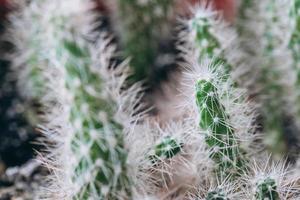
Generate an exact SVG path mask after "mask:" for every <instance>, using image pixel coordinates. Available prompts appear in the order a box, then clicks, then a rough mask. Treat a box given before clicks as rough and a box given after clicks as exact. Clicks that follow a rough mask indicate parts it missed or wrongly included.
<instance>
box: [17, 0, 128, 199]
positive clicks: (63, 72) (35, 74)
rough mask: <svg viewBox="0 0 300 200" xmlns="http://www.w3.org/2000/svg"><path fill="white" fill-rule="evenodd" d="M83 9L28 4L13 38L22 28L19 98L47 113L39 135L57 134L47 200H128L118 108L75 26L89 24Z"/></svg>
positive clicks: (53, 2) (71, 4)
mask: <svg viewBox="0 0 300 200" xmlns="http://www.w3.org/2000/svg"><path fill="white" fill-rule="evenodd" d="M87 3H88V2H86V1H85V0H83V1H81V0H65V1H60V0H50V1H49V0H43V1H31V2H30V3H29V5H28V7H26V8H24V9H25V11H24V13H25V14H24V16H22V15H21V17H20V18H19V19H18V21H17V23H16V25H17V26H16V28H19V27H18V26H20V24H21V27H22V24H24V26H23V27H22V28H23V29H21V30H16V31H24V30H25V29H26V33H27V32H28V38H22V39H24V40H25V43H30V44H31V45H30V46H29V47H30V51H29V53H30V56H28V57H26V60H25V62H24V63H26V65H27V66H26V71H25V72H29V73H23V77H22V81H21V83H23V82H25V83H27V85H29V86H30V87H26V88H25V89H26V91H25V93H26V92H28V93H30V95H31V96H32V97H34V98H39V99H41V102H42V103H44V105H43V106H45V107H47V108H49V111H51V112H47V111H46V112H45V113H44V116H43V119H46V120H45V122H44V123H43V124H42V125H43V126H44V127H46V128H45V132H47V130H49V132H51V131H53V130H54V132H55V134H54V133H53V134H52V133H49V134H48V135H49V140H50V141H49V142H50V143H54V144H55V143H56V142H57V143H58V145H57V146H58V148H59V149H56V148H55V149H51V150H52V151H53V152H56V154H55V153H54V156H53V157H51V158H50V160H49V165H51V166H52V165H53V163H55V164H54V166H52V167H53V169H52V168H51V170H54V175H53V177H52V178H50V179H49V181H50V185H51V186H52V187H53V188H51V189H53V192H51V194H44V195H45V196H47V197H49V198H50V199H80V200H90V199H112V200H113V199H120V198H121V199H131V184H130V181H129V178H128V176H127V169H126V166H127V163H126V162H127V151H126V149H125V147H124V140H123V133H122V131H123V128H122V126H121V124H119V123H118V122H117V121H116V120H115V117H114V115H115V114H116V112H117V110H118V107H117V105H116V102H114V100H115V99H114V98H112V96H113V95H110V94H109V93H107V91H106V88H105V87H106V85H105V81H103V80H105V78H107V77H101V75H102V76H105V75H106V74H100V73H99V71H100V69H95V68H94V67H92V66H93V60H92V51H97V50H96V49H95V47H94V46H92V45H89V44H88V41H86V40H85V39H83V34H86V32H85V28H84V25H83V24H81V23H82V21H81V20H84V22H86V23H92V21H89V20H91V19H89V17H88V16H89V15H90V13H89V12H91V11H88V10H87V7H86V5H87ZM65 8H68V11H67V12H66V10H65ZM86 15H87V16H86ZM80 19H81V20H80ZM87 19H89V20H87ZM74 20H75V21H76V23H74ZM25 22H27V23H28V25H27V24H26V23H25ZM77 22H81V23H77ZM82 29H83V30H82ZM27 40H29V42H28V41H27ZM99 67H108V66H99ZM41 80H45V81H41ZM35 88H38V89H39V90H36V89H35ZM40 88H42V89H40ZM31 89H33V90H34V93H32V90H31ZM52 110H53V113H52ZM55 111H57V113H55ZM36 125H38V124H36ZM46 135H47V134H46ZM56 137H57V138H56ZM53 140H54V141H53ZM51 155H52V154H51ZM47 156H48V155H47ZM51 189H50V191H52V190H51ZM48 195H49V196H48ZM42 196H43V195H42Z"/></svg>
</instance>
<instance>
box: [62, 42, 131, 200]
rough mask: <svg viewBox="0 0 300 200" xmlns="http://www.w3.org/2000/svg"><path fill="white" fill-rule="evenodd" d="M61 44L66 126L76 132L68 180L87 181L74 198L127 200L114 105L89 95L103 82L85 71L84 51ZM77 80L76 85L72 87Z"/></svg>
mask: <svg viewBox="0 0 300 200" xmlns="http://www.w3.org/2000/svg"><path fill="white" fill-rule="evenodd" d="M61 44H63V46H61V47H59V51H61V53H62V54H64V55H68V62H66V63H65V66H64V67H65V68H66V77H65V78H66V87H67V89H68V90H69V91H70V92H71V94H72V95H73V105H71V110H70V112H71V115H70V122H71V124H72V126H73V127H75V128H76V129H75V130H74V136H73V137H74V138H73V139H72V141H71V145H72V146H71V148H72V151H73V153H74V155H75V156H76V157H77V163H76V165H75V166H74V169H73V170H74V173H73V177H72V179H73V181H74V183H78V184H80V182H81V181H80V180H81V179H82V178H83V179H85V177H86V176H88V177H89V178H90V179H89V180H86V181H87V182H86V183H84V184H82V186H81V189H80V190H79V191H78V193H77V195H75V198H77V199H89V198H90V197H91V194H93V197H98V198H106V199H114V198H116V196H117V195H124V196H126V197H130V182H129V179H128V177H127V175H126V157H127V155H126V154H127V153H126V151H125V149H124V144H123V135H122V126H121V125H120V124H118V123H117V122H116V121H115V120H114V119H113V114H114V111H115V110H114V105H113V104H112V103H110V102H109V100H108V99H105V98H101V97H100V96H95V95H93V94H91V92H90V91H89V90H90V89H93V90H94V91H101V90H102V88H103V82H102V81H101V79H100V78H99V77H98V74H95V73H92V72H91V71H90V69H89V67H90V64H91V62H90V56H89V55H88V51H87V49H85V48H83V47H80V46H78V45H77V44H76V43H75V41H66V40H65V41H62V42H61ZM83 61H86V62H83ZM77 80H79V81H80V84H79V85H76V84H74V83H75V82H76V81H77ZM85 105H86V107H85ZM83 148H84V149H85V148H86V152H85V151H83ZM95 192H96V193H98V196H97V195H95ZM115 195H116V196H115Z"/></svg>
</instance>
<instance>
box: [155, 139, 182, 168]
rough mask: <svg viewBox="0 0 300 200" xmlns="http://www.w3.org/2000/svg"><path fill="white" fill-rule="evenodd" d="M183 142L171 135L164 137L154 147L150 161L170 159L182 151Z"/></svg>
mask: <svg viewBox="0 0 300 200" xmlns="http://www.w3.org/2000/svg"><path fill="white" fill-rule="evenodd" d="M182 147H183V144H182V143H179V142H178V141H177V140H176V138H174V137H171V136H166V137H164V138H163V139H162V140H161V141H160V142H159V143H158V144H157V145H155V147H154V153H153V154H152V155H151V156H150V159H151V160H152V162H154V163H156V162H157V160H162V159H170V158H172V157H174V156H176V155H177V154H178V153H180V152H181V151H182Z"/></svg>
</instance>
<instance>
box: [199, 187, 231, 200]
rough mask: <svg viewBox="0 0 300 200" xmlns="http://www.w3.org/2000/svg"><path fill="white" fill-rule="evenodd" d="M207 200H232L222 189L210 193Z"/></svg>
mask: <svg viewBox="0 0 300 200" xmlns="http://www.w3.org/2000/svg"><path fill="white" fill-rule="evenodd" d="M205 200H230V199H229V198H227V197H226V194H225V193H224V192H223V191H222V190H221V189H217V190H215V191H211V192H208V194H207V197H206V198H205Z"/></svg>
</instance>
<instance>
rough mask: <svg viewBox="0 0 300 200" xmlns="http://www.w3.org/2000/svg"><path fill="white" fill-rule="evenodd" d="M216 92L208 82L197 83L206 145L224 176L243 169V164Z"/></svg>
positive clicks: (197, 97)
mask: <svg viewBox="0 0 300 200" xmlns="http://www.w3.org/2000/svg"><path fill="white" fill-rule="evenodd" d="M216 90H217V88H216V87H215V86H214V85H213V84H212V83H211V82H209V81H207V80H198V81H197V83H196V102H197V106H198V108H199V112H200V122H199V125H200V127H201V128H202V129H203V130H205V131H207V135H206V143H207V145H208V146H209V147H210V148H212V157H213V159H214V160H215V161H216V162H217V163H218V165H219V169H218V171H219V172H218V173H220V174H221V175H223V173H225V174H227V173H228V171H229V170H233V169H238V168H239V167H242V163H241V160H240V158H239V157H240V155H239V154H240V153H239V150H238V148H237V146H238V144H237V141H236V138H235V136H234V130H233V127H231V125H230V123H229V121H228V115H227V113H226V111H225V108H224V106H223V105H222V104H221V103H220V99H219V97H218V94H217V92H216ZM231 173H232V171H231Z"/></svg>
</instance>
